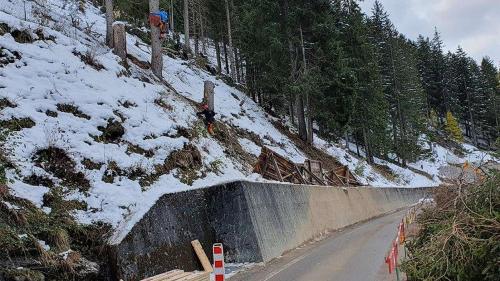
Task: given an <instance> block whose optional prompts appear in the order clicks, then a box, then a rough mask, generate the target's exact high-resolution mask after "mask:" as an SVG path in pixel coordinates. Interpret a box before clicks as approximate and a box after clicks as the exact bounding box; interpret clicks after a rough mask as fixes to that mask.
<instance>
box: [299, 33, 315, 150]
mask: <svg viewBox="0 0 500 281" xmlns="http://www.w3.org/2000/svg"><path fill="white" fill-rule="evenodd" d="M300 47H301V50H302V67H303V70H304V74H307V61H306V48H305V47H304V35H303V34H302V26H300ZM306 108H307V143H308V144H313V142H314V139H313V138H314V128H313V117H312V108H311V97H310V95H309V91H308V92H306Z"/></svg>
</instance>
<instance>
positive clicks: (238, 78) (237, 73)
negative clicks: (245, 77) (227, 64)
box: [234, 48, 241, 83]
mask: <svg viewBox="0 0 500 281" xmlns="http://www.w3.org/2000/svg"><path fill="white" fill-rule="evenodd" d="M234 63H235V69H236V82H238V83H240V81H241V80H240V77H241V76H240V61H239V58H238V49H236V48H234Z"/></svg>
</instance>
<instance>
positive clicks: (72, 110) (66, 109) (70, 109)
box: [47, 103, 90, 120]
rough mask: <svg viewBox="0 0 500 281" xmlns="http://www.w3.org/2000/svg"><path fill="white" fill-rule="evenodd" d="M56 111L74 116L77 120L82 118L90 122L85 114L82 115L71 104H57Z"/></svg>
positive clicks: (76, 107)
mask: <svg viewBox="0 0 500 281" xmlns="http://www.w3.org/2000/svg"><path fill="white" fill-rule="evenodd" d="M57 110H59V111H60V112H66V113H71V114H73V115H74V116H76V117H78V118H83V119H87V120H90V116H88V115H87V114H85V113H83V112H82V111H81V110H80V109H79V108H78V106H76V105H73V104H66V103H58V104H57ZM47 115H48V114H47Z"/></svg>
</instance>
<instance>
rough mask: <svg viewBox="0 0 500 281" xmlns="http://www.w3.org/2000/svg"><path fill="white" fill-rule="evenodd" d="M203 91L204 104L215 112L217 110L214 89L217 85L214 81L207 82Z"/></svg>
mask: <svg viewBox="0 0 500 281" xmlns="http://www.w3.org/2000/svg"><path fill="white" fill-rule="evenodd" d="M203 86H204V89H203V104H207V105H208V109H209V110H212V111H214V108H215V97H214V89H215V85H214V83H213V82H212V81H205V83H204V85H203Z"/></svg>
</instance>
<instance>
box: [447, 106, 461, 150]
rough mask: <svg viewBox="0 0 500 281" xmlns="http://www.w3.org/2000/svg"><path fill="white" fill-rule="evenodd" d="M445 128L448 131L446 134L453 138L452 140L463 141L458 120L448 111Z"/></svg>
mask: <svg viewBox="0 0 500 281" xmlns="http://www.w3.org/2000/svg"><path fill="white" fill-rule="evenodd" d="M445 130H446V132H447V133H448V136H449V137H450V138H451V139H453V140H454V141H456V142H459V143H461V142H463V141H464V137H463V135H462V130H461V129H460V126H459V125H458V121H457V119H456V118H455V116H453V114H452V113H451V112H450V111H448V112H447V113H446V125H445Z"/></svg>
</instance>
